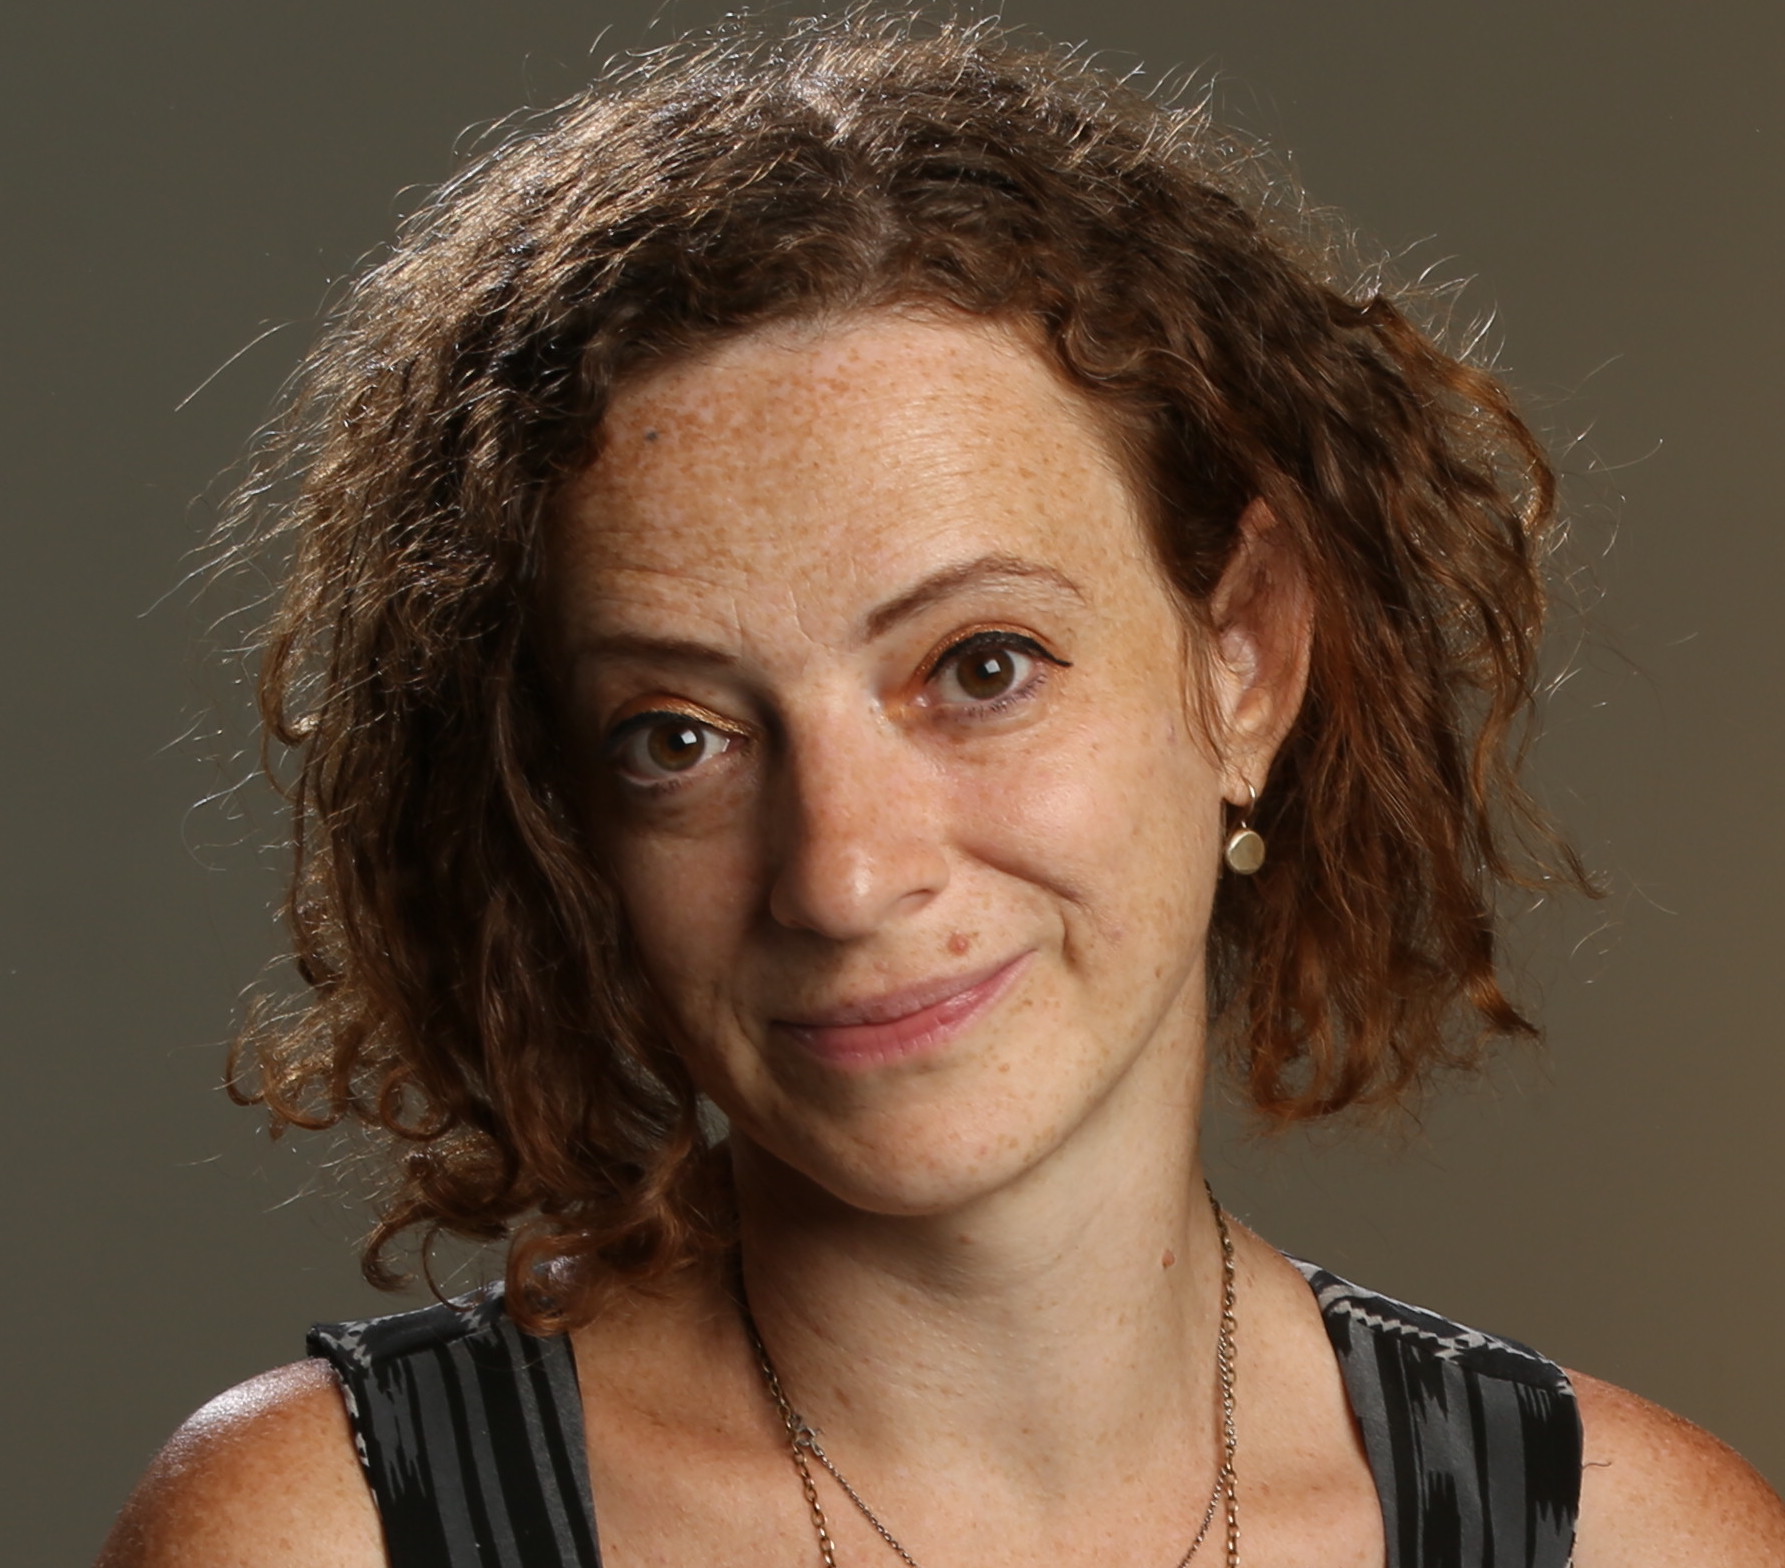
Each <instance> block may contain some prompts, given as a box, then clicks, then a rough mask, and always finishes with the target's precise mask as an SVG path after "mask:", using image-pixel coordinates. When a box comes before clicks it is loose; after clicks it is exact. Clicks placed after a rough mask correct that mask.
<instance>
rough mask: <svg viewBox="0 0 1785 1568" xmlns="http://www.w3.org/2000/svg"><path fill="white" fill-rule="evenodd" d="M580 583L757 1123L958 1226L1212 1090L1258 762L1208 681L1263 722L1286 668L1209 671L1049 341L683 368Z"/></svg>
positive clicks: (647, 935)
mask: <svg viewBox="0 0 1785 1568" xmlns="http://www.w3.org/2000/svg"><path fill="white" fill-rule="evenodd" d="M551 574H552V576H551V584H552V589H553V604H554V610H555V614H556V618H557V621H558V625H559V630H560V632H561V635H562V639H563V649H564V654H565V657H566V658H567V660H568V661H569V663H568V686H567V690H568V692H569V698H568V707H567V711H566V722H567V723H569V724H571V725H572V726H574V728H575V731H576V741H577V745H578V749H579V751H580V752H581V753H582V755H584V756H585V758H586V759H587V779H588V784H587V788H588V791H589V811H588V816H589V820H590V822H591V823H592V824H593V825H594V830H595V832H596V834H597V836H598V838H599V840H600V844H601V848H602V850H603V851H604V853H605V856H606V857H607V860H608V862H609V864H610V865H611V868H612V874H613V876H614V877H615V879H616V883H617V887H618V890H619V894H620V897H621V899H622V902H623V904H624V907H625V910H626V913H627V916H628V917H629V920H630V922H631V925H632V928H633V931H634V933H635V936H636V941H637V945H638V949H639V951H640V953H641V955H642V958H643V962H644V965H645V967H646V970H647V972H648V974H649V978H650V980H651V981H652V983H653V985H654V988H655V990H656V992H657V993H658V994H659V995H660V997H661V998H662V1000H663V1002H664V1004H665V1005H666V1007H667V1008H668V1010H669V1013H670V1015H671V1018H672V1020H673V1024H674V1027H675V1029H676V1032H677V1036H678V1040H679V1045H680V1049H681V1050H682V1051H683V1053H684V1055H685V1057H686V1060H687V1062H688V1065H689V1067H690V1069H691V1071H692V1073H693V1075H694V1077H695V1080H696V1081H697V1083H699V1085H700V1086H701V1088H702V1089H703V1090H704V1091H705V1092H706V1093H707V1094H708V1095H710V1096H711V1097H712V1099H713V1100H714V1101H715V1102H716V1103H717V1104H718V1105H719V1107H720V1108H721V1109H722V1110H723V1111H724V1112H725V1113H726V1114H727V1116H728V1117H729V1118H730V1120H731V1122H732V1126H733V1131H734V1135H741V1136H742V1137H743V1138H745V1139H747V1140H748V1142H749V1143H750V1144H751V1145H754V1146H755V1148H756V1149H758V1150H761V1151H763V1152H764V1153H766V1154H767V1155H768V1156H770V1157H772V1158H775V1159H778V1160H779V1161H781V1162H784V1163H785V1164H786V1165H788V1166H790V1167H792V1168H793V1169H794V1170H796V1171H799V1172H803V1173H804V1174H805V1175H806V1176H808V1177H810V1178H811V1179H812V1180H814V1181H816V1182H818V1183H819V1184H820V1185H821V1186H822V1187H824V1188H826V1189H827V1190H829V1191H831V1192H832V1193H834V1194H836V1195H837V1196H838V1197H841V1198H843V1199H844V1200H845V1201H847V1202H849V1203H852V1204H855V1205H858V1206H861V1207H864V1208H867V1209H870V1210H874V1211H877V1212H883V1213H923V1212H937V1211H941V1210H944V1209H947V1208H948V1207H950V1206H952V1205H956V1204H959V1203H961V1202H964V1201H967V1200H969V1199H971V1198H972V1197H973V1196H975V1195H976V1194H979V1193H983V1192H987V1191H990V1190H992V1189H995V1188H996V1187H998V1186H999V1185H1001V1184H1003V1183H1007V1182H1009V1181H1011V1180H1012V1179H1014V1178H1015V1177H1017V1176H1019V1175H1020V1174H1021V1173H1023V1172H1025V1171H1027V1170H1029V1169H1031V1168H1033V1167H1035V1166H1036V1165H1037V1164H1038V1162H1042V1161H1045V1160H1046V1159H1047V1158H1048V1156H1049V1155H1050V1154H1051V1153H1052V1152H1053V1151H1055V1150H1056V1149H1058V1148H1059V1147H1061V1146H1062V1145H1063V1144H1066V1143H1068V1142H1070V1141H1071V1140H1072V1139H1073V1138H1074V1136H1075V1135H1076V1134H1078V1133H1079V1132H1080V1130H1081V1129H1082V1128H1083V1127H1084V1126H1085V1125H1086V1124H1087V1122H1088V1121H1089V1120H1091V1119H1093V1118H1094V1117H1096V1116H1097V1115H1099V1114H1107V1113H1108V1110H1109V1107H1111V1106H1112V1105H1119V1104H1120V1103H1121V1102H1122V1099H1123V1096H1124V1094H1133V1093H1135V1092H1137V1091H1136V1090H1135V1089H1134V1088H1133V1086H1134V1085H1136V1084H1139V1083H1141V1082H1142V1081H1143V1080H1145V1082H1146V1083H1148V1084H1151V1085H1152V1088H1150V1089H1148V1090H1147V1091H1146V1092H1147V1094H1149V1095H1155V1094H1156V1089H1157V1084H1158V1082H1160V1081H1161V1079H1160V1073H1161V1071H1162V1070H1163V1071H1164V1074H1165V1077H1166V1079H1170V1078H1172V1075H1173V1074H1176V1081H1178V1082H1181V1083H1193V1082H1194V1080H1195V1073H1196V1070H1197V1068H1198V1066H1199V1065H1200V1047H1201V1037H1202V997H1203V989H1204V965H1203V949H1204V945H1205V937H1206V933H1207V925H1208V917H1209V905H1210V898H1211V893H1212V889H1213V884H1214V879H1215V875H1216V867H1217V861H1218V854H1219V836H1220V832H1221V828H1222V800H1223V796H1224V794H1225V795H1227V796H1229V797H1232V798H1234V799H1237V800H1244V799H1245V798H1246V782H1245V781H1246V779H1247V777H1248V776H1249V777H1250V778H1252V779H1253V780H1256V779H1258V778H1261V777H1262V768H1261V766H1260V763H1259V758H1258V755H1257V754H1256V753H1257V752H1258V746H1257V745H1254V746H1253V747H1252V750H1251V751H1250V752H1244V754H1242V752H1243V748H1238V749H1236V748H1232V747H1226V746H1216V745H1213V744H1211V742H1210V740H1209V739H1208V737H1206V736H1205V735H1204V734H1203V733H1202V732H1201V729H1200V727H1199V725H1198V724H1197V722H1196V720H1195V719H1194V717H1193V715H1194V714H1195V713H1196V712H1198V711H1203V710H1199V709H1198V708H1197V705H1196V704H1195V703H1194V701H1193V693H1194V691H1195V689H1196V685H1197V682H1198V680H1205V681H1207V682H1210V683H1212V690H1211V692H1210V695H1211V697H1212V699H1213V700H1212V701H1211V702H1210V703H1209V704H1208V705H1207V711H1212V712H1214V713H1216V714H1217V715H1220V716H1221V719H1222V722H1223V728H1224V733H1227V732H1229V731H1228V727H1229V726H1231V727H1232V728H1231V733H1232V734H1246V733H1250V729H1249V728H1248V726H1250V728H1251V729H1258V728H1260V725H1259V723H1258V722H1256V721H1257V720H1258V713H1257V711H1256V710H1257V709H1258V705H1259V703H1260V702H1261V701H1263V700H1264V699H1263V698H1261V697H1260V696H1259V694H1258V690H1257V688H1258V686H1259V682H1258V680H1257V678H1256V676H1257V667H1258V660H1257V659H1256V658H1255V657H1254V656H1253V654H1252V652H1251V651H1250V645H1249V643H1248V642H1247V640H1246V633H1245V631H1244V629H1243V627H1236V629H1235V630H1233V631H1232V632H1230V633H1229V634H1228V635H1227V636H1225V637H1223V638H1222V639H1221V640H1220V644H1219V646H1218V647H1217V648H1216V649H1214V650H1213V652H1214V654H1215V657H1214V658H1212V659H1203V658H1201V657H1200V656H1199V654H1198V653H1197V651H1196V646H1195V638H1196V634H1194V633H1192V632H1191V631H1189V630H1188V628H1187V627H1186V625H1185V622H1184V619H1183V617H1182V615H1181V614H1180V613H1179V612H1178V611H1177V610H1176V609H1175V608H1174V605H1173V602H1172V599H1171V597H1170V595H1169V593H1168V591H1167V589H1166V586H1165V584H1164V582H1163V580H1162V578H1161V575H1160V573H1159V570H1158V568H1157V567H1156V565H1155V564H1154V560H1153V557H1152V554H1151V551H1150V549H1149V547H1148V545H1147V543H1146V541H1145V538H1144V534H1143V527H1142V522H1141V518H1140V516H1139V514H1138V511H1137V505H1136V501H1135V498H1134V496H1133V495H1132V494H1131V493H1130V486H1129V484H1128V482H1127V481H1126V479H1125V478H1124V475H1123V470H1122V466H1121V462H1120V460H1119V459H1118V457H1117V454H1116V451H1115V448H1114V445H1113V443H1112V442H1111V440H1110V439H1109V437H1108V436H1107V435H1106V433H1105V431H1104V429H1103V428H1102V427H1101V425H1100V424H1099V422H1098V420H1097V417H1096V416H1095V414H1094V413H1093V412H1092V411H1091V410H1090V409H1089V408H1088V407H1087V405H1086V404H1085V402H1084V401H1083V400H1082V398H1081V396H1080V395H1079V394H1077V393H1075V392H1074V391H1073V390H1071V389H1070V388H1069V387H1068V386H1067V385H1066V384H1064V383H1063V381H1062V380H1061V379H1060V377H1059V376H1058V375H1057V373H1056V372H1055V371H1054V370H1053V369H1052V368H1051V367H1050V366H1049V365H1048V363H1047V362H1046V361H1045V360H1044V359H1043V358H1042V357H1041V355H1040V354H1039V353H1038V352H1036V350H1035V349H1034V348H1032V347H1031V346H1029V344H1028V343H1027V342H1026V341H1025V340H1024V339H1023V338H1022V337H1021V336H1020V335H1018V334H1017V333H1015V332H1013V331H1012V330H1009V329H1006V328H1003V327H999V326H995V325H987V324H973V323H966V322H961V321H952V320H949V321H942V320H935V319H925V318H916V317H912V316H907V315H899V314H893V313H876V314H872V315H868V316H864V317H859V318H854V319H852V320H850V321H848V322H846V323H843V324H840V325H830V326H824V327H820V326H803V327H782V328H776V329H773V330H765V331H762V332H759V333H756V334H753V335H750V336H747V337H744V338H741V339H738V340H735V341H732V342H730V343H728V344H726V345H724V346H723V347H721V348H719V349H718V350H717V351H714V352H711V353H708V354H706V355H703V356H701V357H698V358H695V359H692V360H689V361H685V362H682V363H679V364H676V365H673V366H671V367H670V368H668V369H664V370H662V371H658V372H655V373H653V374H651V375H650V376H649V377H648V378H646V379H643V380H640V381H638V382H637V383H635V384H632V385H630V386H629V387H627V388H626V389H624V390H623V391H622V392H621V393H620V395H619V396H618V398H617V399H616V401H615V402H614V404H613V407H612V411H611V413H610V414H609V416H608V419H607V422H606V424H605V426H604V431H603V444H602V449H601V455H600V457H599V458H598V460H597V461H596V462H595V463H594V464H593V465H592V467H591V468H590V469H589V470H588V471H587V472H586V473H585V474H584V475H583V476H582V477H581V479H580V480H579V481H578V482H577V483H576V484H575V485H573V486H572V487H571V489H570V491H569V493H568V495H567V497H566V499H565V503H564V505H563V507H562V509H561V513H560V516H559V519H558V528H557V533H556V535H555V541H554V556H553V561H552V565H551ZM1205 663H1206V665H1207V666H1208V668H1207V670H1204V669H1203V665H1204V664H1205ZM1263 727H1266V728H1268V725H1266V726H1263ZM1224 756H1225V759H1226V760H1225V761H1223V757H1224ZM1175 1114H1179V1115H1181V1114H1183V1112H1182V1107H1181V1106H1180V1107H1179V1109H1178V1111H1177V1112H1176V1113H1175Z"/></svg>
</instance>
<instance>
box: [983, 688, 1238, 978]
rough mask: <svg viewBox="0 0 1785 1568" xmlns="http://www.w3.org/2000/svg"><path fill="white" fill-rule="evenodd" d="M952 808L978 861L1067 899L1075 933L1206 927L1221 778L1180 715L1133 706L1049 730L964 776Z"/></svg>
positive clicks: (1172, 934)
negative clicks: (1043, 738)
mask: <svg viewBox="0 0 1785 1568" xmlns="http://www.w3.org/2000/svg"><path fill="white" fill-rule="evenodd" d="M957 812H958V816H957V820H959V821H961V822H962V823H963V824H971V826H970V827H969V828H968V829H967V831H968V832H969V833H970V834H971V836H972V839H973V841H974V842H973V844H972V852H973V853H974V855H975V858H979V859H982V860H984V861H986V862H987V863H989V864H992V865H994V866H996V867H997V868H998V869H1000V870H1002V871H1005V872H1007V873H1010V874H1012V875H1014V876H1017V877H1019V878H1020V879H1021V880H1023V881H1024V882H1027V883H1030V884H1033V885H1039V886H1042V887H1044V888H1046V889H1047V890H1048V891H1049V892H1050V893H1051V894H1053V895H1054V896H1056V897H1058V898H1059V899H1061V900H1063V901H1064V903H1065V904H1066V906H1067V907H1068V908H1069V909H1070V910H1071V911H1072V912H1073V914H1074V915H1075V916H1076V918H1077V921H1078V927H1079V929H1078V931H1077V933H1076V934H1077V936H1078V937H1079V939H1080V940H1081V941H1082V940H1085V939H1086V938H1087V936H1088V934H1089V933H1095V934H1096V935H1098V936H1100V937H1101V938H1102V939H1103V940H1105V941H1111V942H1119V941H1123V940H1125V939H1126V938H1128V937H1130V936H1131V935H1133V934H1134V933H1135V930H1136V927H1137V926H1144V927H1145V928H1146V929H1147V931H1148V932H1149V933H1150V934H1156V935H1158V936H1159V937H1160V938H1161V939H1163V940H1164V941H1165V942H1167V943H1168V944H1171V943H1177V944H1181V943H1186V942H1187V943H1190V944H1192V945H1198V944H1200V941H1201V939H1202V937H1203V936H1204V935H1205V934H1206V932H1205V929H1203V928H1206V921H1207V909H1208V901H1209V890H1210V889H1211V888H1212V885H1213V878H1214V863H1215V856H1216V852H1217V845H1216V843H1215V839H1216V836H1217V834H1218V829H1219V823H1220V780H1219V775H1218V773H1217V772H1216V770H1215V768H1214V765H1213V763H1212V762H1211V760H1210V759H1209V757H1208V756H1207V755H1206V752H1205V750H1204V748H1202V747H1201V746H1199V745H1198V744H1196V742H1195V740H1194V739H1193V738H1192V736H1191V735H1190V734H1189V733H1188V731H1187V729H1186V727H1185V725H1184V724H1183V722H1182V721H1181V720H1177V719H1175V718H1174V717H1172V716H1170V715H1163V714H1159V713H1154V712H1146V713H1134V714H1131V715H1129V716H1128V717H1127V718H1126V720H1125V721H1124V720H1122V719H1120V718H1116V719H1113V720H1111V721H1110V722H1107V723H1100V724H1098V725H1096V726H1095V727H1090V726H1085V727H1080V728H1078V729H1076V730H1075V732H1074V733H1072V734H1071V735H1070V736H1061V735H1059V734H1058V733H1055V734H1053V735H1051V736H1050V737H1049V740H1048V744H1047V745H1046V746H1045V747H1037V748H1035V749H1034V750H1033V751H1028V750H1026V749H1025V750H1023V751H1021V752H1013V753H1012V755H1011V756H1010V757H1009V758H1008V759H1007V765H1006V766H1001V767H999V768H996V769H992V770H987V771H986V772H984V773H982V774H979V775H977V776H975V777H973V778H971V779H968V780H963V781H962V783H961V785H960V788H959V793H958V794H957ZM1199 923H1200V925H1199ZM1190 926H1199V928H1198V929H1195V930H1191V929H1188V927H1190ZM1087 927H1088V928H1089V932H1087V930H1086V928H1087ZM1071 934H1073V933H1069V935H1071Z"/></svg>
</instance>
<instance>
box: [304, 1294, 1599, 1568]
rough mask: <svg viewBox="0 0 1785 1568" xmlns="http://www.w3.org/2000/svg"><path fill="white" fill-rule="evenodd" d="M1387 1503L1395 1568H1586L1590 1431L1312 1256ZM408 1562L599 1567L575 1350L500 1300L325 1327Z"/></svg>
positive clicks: (324, 1345)
mask: <svg viewBox="0 0 1785 1568" xmlns="http://www.w3.org/2000/svg"><path fill="white" fill-rule="evenodd" d="M1296 1266H1297V1267H1298V1268H1300V1269H1301V1271H1302V1273H1303V1274H1304V1275H1305V1276H1306V1278H1307V1281H1308V1284H1309V1286H1310V1287H1311V1288H1312V1290H1313V1292H1314V1295H1315V1299H1316V1300H1317V1301H1318V1302H1319V1304H1320V1312H1321V1316H1322V1318H1323V1319H1324V1320H1325V1322H1326V1331H1327V1336H1328V1338H1329V1339H1331V1341H1332V1345H1333V1349H1334V1351H1335V1352H1336V1353H1337V1355H1338V1359H1339V1365H1340V1368H1341V1370H1342V1371H1343V1373H1344V1378H1345V1387H1346V1390H1347V1393H1348V1394H1349V1396H1350V1401H1351V1408H1352V1411H1353V1413H1354V1414H1355V1416H1356V1417H1357V1421H1358V1424H1359V1426H1360V1427H1361V1429H1362V1432H1363V1438H1364V1446H1365V1449H1366V1451H1367V1452H1368V1455H1369V1462H1370V1471H1371V1474H1372V1475H1373V1476H1374V1477H1375V1481H1376V1490H1377V1493H1378V1495H1379V1496H1380V1497H1381V1500H1382V1518H1383V1523H1384V1525H1385V1527H1386V1535H1387V1541H1388V1557H1387V1564H1388V1568H1567V1564H1568V1562H1569V1558H1570V1555H1571V1553H1572V1550H1573V1545H1574V1522H1575V1515H1576V1512H1577V1509H1578V1504H1579V1498H1580V1466H1581V1428H1580V1416H1579V1413H1578V1411H1577V1410H1576V1407H1575V1401H1574V1391H1573V1389H1572V1388H1571V1387H1570V1386H1569V1383H1568V1379H1567V1376H1566V1374H1565V1373H1563V1371H1562V1369H1561V1368H1560V1367H1558V1366H1557V1365H1556V1364H1555V1363H1554V1362H1552V1361H1548V1360H1546V1359H1545V1358H1544V1357H1542V1356H1540V1355H1538V1354H1537V1353H1536V1351H1534V1350H1529V1349H1527V1348H1526V1347H1525V1346H1523V1345H1520V1344H1517V1343H1515V1342H1514V1341H1512V1340H1508V1339H1496V1338H1494V1337H1493V1336H1492V1335H1490V1334H1483V1333H1480V1332H1479V1331H1477V1330H1475V1329H1471V1328H1463V1327H1461V1326H1459V1325H1458V1324H1455V1323H1451V1322H1447V1321H1446V1320H1445V1319H1443V1318H1441V1317H1437V1316H1436V1315H1434V1314H1433V1313H1430V1312H1426V1311H1424V1310H1422V1309H1421V1308H1419V1307H1410V1306H1408V1305H1406V1304H1405V1303H1404V1302H1400V1301H1395V1300H1393V1299H1391V1298H1390V1297H1387V1296H1379V1295H1375V1294H1373V1293H1372V1292H1370V1291H1367V1290H1360V1289H1359V1288H1358V1287H1357V1286H1355V1285H1352V1284H1349V1283H1347V1282H1346V1281H1345V1280H1342V1279H1340V1278H1339V1277H1338V1276H1337V1275H1336V1274H1329V1273H1328V1272H1327V1271H1326V1270H1324V1269H1319V1268H1315V1267H1314V1266H1313V1265H1312V1264H1307V1263H1301V1262H1297V1265H1296ZM309 1347H310V1353H311V1354H312V1355H315V1356H324V1357H326V1358H327V1359H328V1360H329V1361H330V1362H331V1363H332V1364H333V1366H334V1368H335V1371H336V1372H337V1373H338V1374H339V1377H340V1380H341V1387H342V1391H343V1394H344V1397H345V1399H346V1403H347V1411H348V1415H349V1416H350V1417H351V1419H352V1423H353V1431H354V1438H355V1442H356V1444H357V1445H358V1448H359V1456H360V1462H361V1464H362V1465H364V1467H365V1471H366V1478H367V1480H368V1482H369V1484H370V1486H371V1489H372V1495H373V1497H374V1498H375V1499H376V1501H377V1504H378V1513H379V1517H380V1519H381V1521H382V1523H383V1527H384V1540H385V1551H386V1553H387V1555H388V1556H389V1559H390V1563H391V1568H599V1565H600V1563H601V1551H600V1547H599V1545H598V1544H597V1537H596V1532H595V1505H594V1499H593V1497H592V1495H591V1493H590V1487H589V1467H588V1460H587V1454H586V1451H585V1449H584V1439H583V1412H582V1400H581V1396H580V1393H579V1390H578V1387H577V1379H576V1363H575V1360H574V1358H573V1356H572V1354H571V1348H570V1341H569V1340H568V1339H567V1338H564V1337H562V1336H560V1337H554V1338H535V1337H534V1336H532V1335H529V1334H524V1333H522V1332H521V1331H520V1330H519V1329H518V1328H516V1327H515V1325H514V1324H513V1323H512V1322H511V1321H510V1320H509V1317H508V1315H507V1313H506V1311H505V1310H504V1308H503V1302H502V1295H501V1291H500V1289H499V1288H498V1289H495V1290H491V1291H488V1292H485V1293H479V1294H476V1295H473V1296H471V1297H467V1298H464V1299H463V1300H461V1301H458V1302H451V1303H443V1304H441V1305H438V1306H432V1307H424V1308H422V1309H421V1310H419V1311H415V1312H403V1313H398V1314H396V1315H395V1316H392V1317H383V1318H370V1319H366V1320H364V1321H362V1322H357V1323H333V1324H318V1325H317V1326H316V1327H315V1328H313V1329H312V1330H311V1331H310V1339H309Z"/></svg>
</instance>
